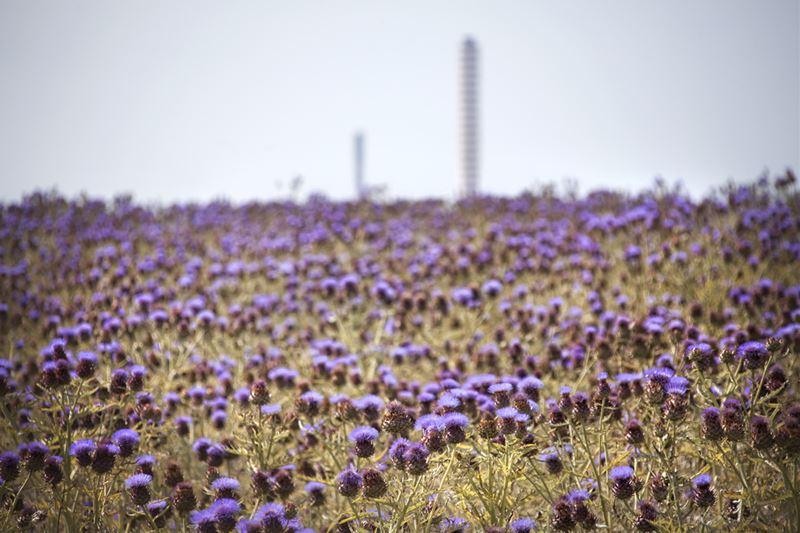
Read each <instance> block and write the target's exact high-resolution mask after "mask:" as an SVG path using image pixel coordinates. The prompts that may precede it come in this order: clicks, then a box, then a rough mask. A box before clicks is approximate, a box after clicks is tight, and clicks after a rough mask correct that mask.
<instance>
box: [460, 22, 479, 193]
mask: <svg viewBox="0 0 800 533" xmlns="http://www.w3.org/2000/svg"><path fill="white" fill-rule="evenodd" d="M460 82H461V88H460V91H461V109H460V110H459V112H460V119H461V195H462V196H464V197H467V196H474V195H475V194H477V192H478V179H479V178H480V169H479V166H478V164H479V155H480V139H479V133H480V130H479V117H478V43H477V42H475V39H473V38H472V37H467V38H465V39H464V42H463V43H461V80H460Z"/></svg>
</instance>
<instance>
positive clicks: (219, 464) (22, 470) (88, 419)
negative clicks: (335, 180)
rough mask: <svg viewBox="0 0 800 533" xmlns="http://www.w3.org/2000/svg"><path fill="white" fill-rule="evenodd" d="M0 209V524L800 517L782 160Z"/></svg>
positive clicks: (344, 527) (400, 524)
mask: <svg viewBox="0 0 800 533" xmlns="http://www.w3.org/2000/svg"><path fill="white" fill-rule="evenodd" d="M0 220H1V221H2V223H1V224H0V339H2V353H1V354H0V357H2V358H0V407H1V408H2V413H1V415H2V418H0V531H12V530H16V529H20V530H23V531H59V532H60V531H66V532H79V531H80V532H82V531H146V530H168V531H200V532H202V533H212V532H227V531H242V532H264V533H274V532H294V531H306V530H308V531H311V530H313V531H381V532H399V531H443V532H452V531H493V532H501V531H510V532H516V533H521V532H528V531H583V530H594V529H596V530H601V531H602V530H608V531H687V532H688V531H692V532H694V531H776V530H778V531H783V530H785V531H793V530H798V528H800V475H799V474H798V463H799V462H800V398H799V397H798V387H800V379H799V378H800V362H799V361H798V355H800V196H799V195H798V193H797V189H796V185H795V183H794V175H793V174H792V173H791V172H788V173H787V174H785V175H781V176H776V177H775V178H772V179H767V178H764V179H762V180H761V181H759V182H758V183H756V184H753V185H749V186H741V187H738V186H737V187H729V188H727V189H725V190H723V191H720V192H719V193H717V194H716V195H714V196H709V197H708V198H705V199H703V200H701V201H698V200H690V199H689V198H687V197H685V196H683V195H681V194H679V193H676V192H675V191H672V190H669V189H666V188H664V187H663V186H659V187H655V188H654V189H652V190H651V191H649V192H647V193H643V194H641V195H638V196H623V195H620V194H615V193H610V192H596V193H592V194H589V195H588V196H586V197H584V198H580V199H575V198H569V199H564V198H558V197H556V196H554V195H552V194H547V193H544V194H539V195H534V194H527V195H522V196H518V197H516V198H506V199H501V198H488V197H487V198H474V199H470V200H464V201H462V202H459V203H457V204H447V203H444V202H438V201H418V202H393V203H369V202H366V201H364V202H358V203H336V202H331V201H326V200H324V199H320V198H312V199H310V200H309V201H308V202H306V203H305V204H301V205H299V204H294V203H270V204H264V203H249V204H244V205H236V206H234V205H230V204H227V203H224V202H216V203H210V204H206V205H174V206H167V207H158V208H156V207H151V208H148V207H144V206H141V205H138V204H136V203H134V202H132V201H131V200H129V199H124V198H121V199H118V200H115V201H114V202H111V203H103V202H98V201H92V200H88V199H85V198H84V199H79V200H72V201H68V200H65V199H63V198H61V197H59V196H57V195H54V194H35V195H31V196H28V197H26V198H25V199H24V200H23V201H21V202H20V203H15V204H6V205H2V206H0Z"/></svg>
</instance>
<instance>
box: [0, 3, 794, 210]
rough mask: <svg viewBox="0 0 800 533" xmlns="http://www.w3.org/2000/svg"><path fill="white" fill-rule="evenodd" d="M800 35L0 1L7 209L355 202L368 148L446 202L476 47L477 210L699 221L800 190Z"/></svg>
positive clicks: (716, 8) (567, 18) (371, 161)
mask: <svg viewBox="0 0 800 533" xmlns="http://www.w3.org/2000/svg"><path fill="white" fill-rule="evenodd" d="M798 27H800V8H799V7H798V2H796V1H794V0H774V1H770V2H764V3H758V2H753V1H750V0H736V1H722V0H707V1H703V2H688V1H683V0H682V1H677V2H648V3H643V2H636V1H633V0H625V1H621V0H619V1H613V2H604V3H602V4H598V3H594V2H588V1H580V2H573V3H569V4H549V3H544V2H532V3H530V2H518V1H500V2H496V3H492V4H483V3H479V2H465V3H459V4H452V3H447V2H422V1H418V0H413V1H409V2H405V3H402V4H392V3H387V2H358V1H345V2H337V3H336V4H335V5H333V4H332V3H316V2H310V1H300V2H294V3H292V4H290V5H289V4H286V5H284V4H278V3H273V2H266V3H262V2H245V1H234V2H229V3H224V4H219V3H214V2H208V1H202V2H190V1H176V2H169V3H163V2H156V1H145V2H139V3H136V4H130V3H108V2H100V1H86V0H82V1H76V2H69V3H65V2H58V1H55V0H44V1H41V2H35V3H34V2H28V1H21V0H3V1H2V3H0V75H2V78H3V80H4V82H3V83H2V84H0V200H2V201H13V200H18V199H19V198H20V197H21V196H22V195H23V194H27V193H30V192H32V191H34V190H37V189H39V190H41V189H44V190H49V189H51V188H52V187H54V186H55V187H56V188H57V189H58V190H59V192H60V193H62V194H64V195H66V196H75V195H77V194H79V193H80V192H82V191H85V192H86V193H88V195H89V196H91V197H100V198H111V197H114V196H116V195H118V194H121V193H131V194H133V195H134V197H135V198H136V199H137V200H139V201H142V202H146V203H160V204H166V203H170V202H173V201H207V200H211V199H217V198H227V199H229V200H231V201H233V202H237V203H238V202H242V201H247V200H250V199H261V200H271V199H277V198H279V197H286V196H287V195H288V194H289V183H290V181H291V180H292V179H293V178H294V177H295V176H297V175H302V176H303V181H304V184H303V187H302V191H301V192H302V195H301V196H305V194H307V193H310V192H323V193H324V194H326V195H327V196H328V197H330V198H332V199H345V198H351V197H353V196H354V184H353V163H352V159H353V148H352V137H353V134H354V133H355V132H356V131H359V130H360V131H363V132H364V133H365V138H366V169H365V170H366V172H365V176H366V181H367V183H368V184H369V185H380V184H385V185H386V186H387V188H388V197H390V198H397V197H400V198H425V197H435V198H444V199H452V198H454V197H455V195H456V192H457V191H458V189H459V183H458V179H459V177H458V170H459V169H458V145H457V142H458V122H457V114H458V98H457V96H458V77H457V73H458V49H459V45H460V42H461V39H463V38H464V37H465V36H466V35H471V36H473V37H474V38H475V39H476V40H477V42H478V44H479V46H480V66H479V69H480V73H481V80H480V87H481V91H480V108H481V140H482V145H481V157H480V159H481V180H480V189H481V191H483V192H486V193H490V194H502V195H511V194H516V193H518V192H521V191H522V190H525V189H529V188H531V186H534V185H536V184H541V183H555V184H557V185H558V184H560V183H562V182H563V181H564V180H565V179H566V178H568V179H570V180H573V181H575V182H576V183H577V185H578V190H579V192H581V193H585V192H587V191H589V190H594V189H597V188H601V187H608V188H611V189H616V190H625V191H631V192H636V191H638V190H641V189H642V188H645V187H648V186H650V185H651V184H652V183H653V179H654V177H655V176H662V177H663V178H664V180H665V181H666V182H667V183H674V182H676V181H681V182H682V183H683V185H684V187H685V189H686V190H687V191H688V192H690V193H691V194H692V195H693V196H695V197H697V196H699V195H701V194H704V193H705V192H707V191H708V190H709V189H712V188H715V187H717V186H719V185H721V184H723V183H724V182H726V181H727V180H728V179H734V180H735V181H737V182H746V181H750V180H753V179H754V178H756V177H757V176H758V175H759V174H760V173H761V172H762V171H763V169H764V168H769V170H770V171H771V172H773V173H776V172H782V171H783V170H784V169H785V168H786V167H787V166H789V167H793V168H794V169H795V170H796V171H797V170H798V167H800V31H798ZM278 183H281V184H282V186H281V187H280V188H279V187H278V185H277V184H278Z"/></svg>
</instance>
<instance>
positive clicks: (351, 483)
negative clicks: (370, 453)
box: [336, 468, 363, 498]
mask: <svg viewBox="0 0 800 533" xmlns="http://www.w3.org/2000/svg"><path fill="white" fill-rule="evenodd" d="M362 483H363V478H362V477H361V474H359V473H358V472H356V471H355V470H353V469H352V468H348V469H346V470H343V471H341V472H340V473H339V475H338V476H336V488H337V489H338V490H339V493H340V494H341V495H342V496H346V497H348V498H354V497H355V496H356V495H357V494H358V492H359V491H360V490H361V485H362Z"/></svg>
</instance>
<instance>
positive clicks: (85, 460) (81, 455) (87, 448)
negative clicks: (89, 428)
mask: <svg viewBox="0 0 800 533" xmlns="http://www.w3.org/2000/svg"><path fill="white" fill-rule="evenodd" d="M96 448H97V445H96V444H95V443H94V441H93V440H91V439H84V440H79V441H75V442H73V443H72V445H70V447H69V454H70V455H71V456H72V457H74V458H75V460H76V461H78V464H79V465H81V466H89V465H90V464H92V456H93V455H94V451H95V449H96Z"/></svg>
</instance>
